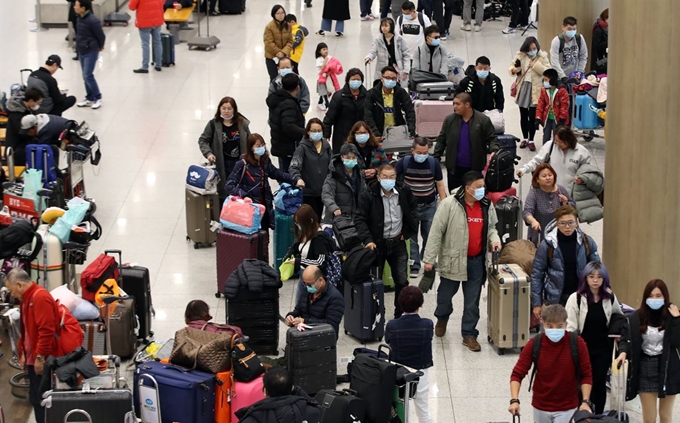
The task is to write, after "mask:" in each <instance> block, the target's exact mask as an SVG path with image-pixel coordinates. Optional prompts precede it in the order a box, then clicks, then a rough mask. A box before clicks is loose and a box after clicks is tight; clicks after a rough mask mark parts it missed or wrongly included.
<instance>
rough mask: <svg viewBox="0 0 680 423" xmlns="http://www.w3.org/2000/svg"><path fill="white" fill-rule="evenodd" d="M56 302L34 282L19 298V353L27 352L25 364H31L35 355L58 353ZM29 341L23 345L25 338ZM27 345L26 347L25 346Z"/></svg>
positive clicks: (44, 355)
mask: <svg viewBox="0 0 680 423" xmlns="http://www.w3.org/2000/svg"><path fill="white" fill-rule="evenodd" d="M58 315H59V312H58V306H57V302H56V301H54V298H52V294H50V293H49V292H48V291H47V290H46V289H45V288H43V287H42V286H40V285H38V284H36V283H34V284H31V286H30V287H29V288H28V289H27V290H26V292H24V293H23V295H22V299H21V339H20V340H19V353H20V355H21V354H23V353H24V352H27V353H28V354H27V356H26V364H28V365H31V366H32V365H33V363H34V362H35V357H36V356H37V355H41V356H43V357H44V358H47V357H48V356H50V355H55V356H56V355H58V349H57V348H58V346H57V338H56V336H55V335H56V333H57V330H58V328H59V319H58V317H57V316H58ZM27 337H28V340H29V341H30V344H29V345H28V346H26V345H24V342H25V340H26V338H27ZM26 347H28V348H26Z"/></svg>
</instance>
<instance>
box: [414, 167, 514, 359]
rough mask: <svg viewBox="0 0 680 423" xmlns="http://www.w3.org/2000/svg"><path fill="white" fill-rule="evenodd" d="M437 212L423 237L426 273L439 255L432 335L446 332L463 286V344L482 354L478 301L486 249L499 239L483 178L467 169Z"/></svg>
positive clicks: (498, 245)
mask: <svg viewBox="0 0 680 423" xmlns="http://www.w3.org/2000/svg"><path fill="white" fill-rule="evenodd" d="M451 194H452V195H451V196H449V197H447V198H446V199H444V200H443V201H442V202H441V203H440V204H439V207H438V208H437V212H436V213H435V215H434V221H433V222H432V228H431V229H430V235H429V237H428V239H427V247H426V248H425V256H424V257H423V263H424V266H425V271H430V270H432V267H433V265H434V263H435V261H437V257H439V266H438V268H439V274H440V277H441V281H440V284H439V288H438V289H437V308H436V310H435V312H434V315H435V317H436V318H437V324H436V325H435V329H434V330H435V335H437V336H439V337H442V336H444V335H445V334H446V325H447V323H448V321H449V316H450V315H451V313H453V304H452V302H451V301H452V299H453V296H454V295H455V294H456V292H458V288H459V287H460V285H461V283H462V285H463V296H464V304H465V305H464V310H463V320H462V323H461V332H462V335H463V345H465V346H466V347H468V349H469V350H470V351H475V352H478V351H481V347H480V345H479V343H478V342H477V336H478V335H479V331H478V330H477V322H478V321H479V299H480V297H481V295H482V287H483V286H484V282H485V281H486V268H487V263H486V256H487V254H486V253H487V249H488V248H489V247H491V249H492V250H494V251H500V249H501V240H500V238H499V236H498V231H497V230H496V222H497V221H498V219H497V218H496V210H495V209H494V207H493V205H492V204H491V201H490V200H489V199H487V198H485V197H484V194H485V189H484V176H482V173H481V172H477V171H470V172H467V173H466V174H465V175H463V186H461V187H459V188H457V189H455V190H454V191H452V192H451Z"/></svg>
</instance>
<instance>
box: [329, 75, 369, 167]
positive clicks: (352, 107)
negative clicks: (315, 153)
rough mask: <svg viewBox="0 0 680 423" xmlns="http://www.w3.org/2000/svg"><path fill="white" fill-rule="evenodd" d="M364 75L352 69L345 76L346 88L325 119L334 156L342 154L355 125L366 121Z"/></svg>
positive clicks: (335, 97) (333, 103)
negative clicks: (341, 151)
mask: <svg viewBox="0 0 680 423" xmlns="http://www.w3.org/2000/svg"><path fill="white" fill-rule="evenodd" d="M363 83H364V74H363V73H362V72H361V71H360V70H359V69H357V68H352V69H350V70H348V71H347V74H346V75H345V86H344V87H342V89H341V90H340V91H338V92H336V93H335V94H334V95H333V97H331V104H330V105H329V106H328V111H326V116H324V118H323V126H324V128H323V133H324V138H326V139H329V138H331V132H332V134H333V139H332V146H333V154H338V153H340V148H342V145H343V144H344V143H345V140H347V136H348V135H349V132H350V131H351V130H352V126H354V124H355V123H357V122H359V121H361V120H363V119H364V102H365V101H366V94H367V93H368V91H367V90H366V88H365V87H364V85H363Z"/></svg>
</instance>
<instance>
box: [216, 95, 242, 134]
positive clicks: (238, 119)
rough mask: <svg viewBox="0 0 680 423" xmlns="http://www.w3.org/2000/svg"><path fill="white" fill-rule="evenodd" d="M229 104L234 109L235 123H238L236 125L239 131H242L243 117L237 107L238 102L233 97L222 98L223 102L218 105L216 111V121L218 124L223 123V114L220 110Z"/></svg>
mask: <svg viewBox="0 0 680 423" xmlns="http://www.w3.org/2000/svg"><path fill="white" fill-rule="evenodd" d="M225 103H229V105H230V106H231V108H232V109H234V122H236V125H237V127H238V130H239V131H240V130H241V125H242V124H243V119H244V117H243V115H242V114H241V113H239V112H238V106H237V105H236V100H234V99H233V97H229V96H227V97H222V100H220V104H218V105H217V110H216V111H215V121H217V122H222V113H220V108H221V107H222V106H223V105H224V104H225Z"/></svg>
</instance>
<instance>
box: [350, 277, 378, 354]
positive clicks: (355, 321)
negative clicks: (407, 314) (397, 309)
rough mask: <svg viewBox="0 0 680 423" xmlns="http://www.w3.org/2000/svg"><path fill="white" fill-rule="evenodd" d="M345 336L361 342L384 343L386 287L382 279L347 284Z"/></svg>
mask: <svg viewBox="0 0 680 423" xmlns="http://www.w3.org/2000/svg"><path fill="white" fill-rule="evenodd" d="M344 285H345V319H344V327H345V334H349V335H352V336H353V337H355V338H357V339H358V340H359V341H361V342H369V341H375V340H377V341H382V338H383V336H384V335H385V286H384V285H383V281H382V280H380V279H372V280H370V281H366V282H362V283H358V284H354V285H352V284H350V283H349V282H345V283H344Z"/></svg>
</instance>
